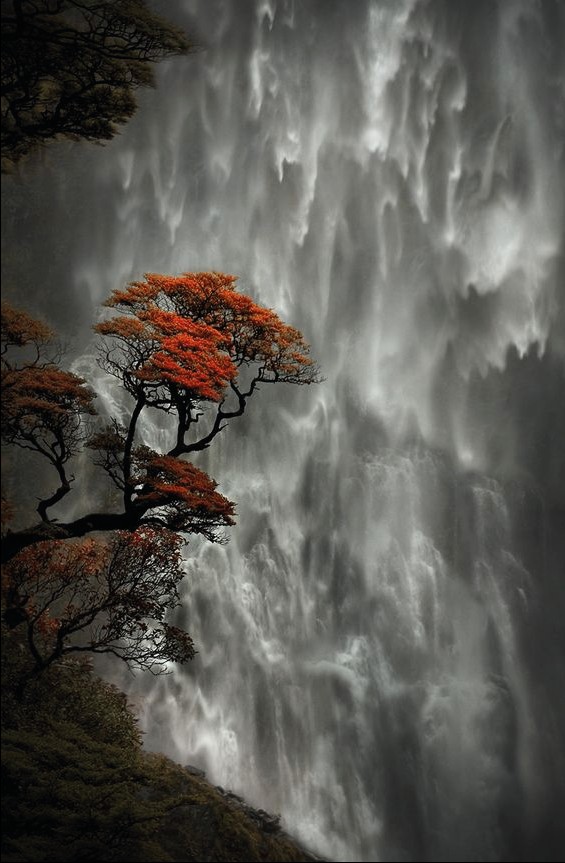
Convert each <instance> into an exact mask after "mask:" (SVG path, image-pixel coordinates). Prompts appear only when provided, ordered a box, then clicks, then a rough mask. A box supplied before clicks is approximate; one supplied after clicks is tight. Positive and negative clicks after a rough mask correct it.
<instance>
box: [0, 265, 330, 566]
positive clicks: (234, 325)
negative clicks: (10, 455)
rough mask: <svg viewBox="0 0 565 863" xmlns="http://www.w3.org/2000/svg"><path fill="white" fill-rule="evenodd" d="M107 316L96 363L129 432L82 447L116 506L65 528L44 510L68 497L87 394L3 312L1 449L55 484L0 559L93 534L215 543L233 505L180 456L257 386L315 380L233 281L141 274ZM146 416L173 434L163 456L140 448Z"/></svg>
mask: <svg viewBox="0 0 565 863" xmlns="http://www.w3.org/2000/svg"><path fill="white" fill-rule="evenodd" d="M106 306H107V307H108V308H109V309H110V310H112V312H113V313H112V314H110V315H109V316H108V318H107V319H106V320H103V321H102V322H101V323H99V324H97V325H96V326H95V328H94V329H95V330H96V332H97V333H98V334H99V335H101V336H102V343H101V345H100V354H99V362H100V365H101V367H102V368H103V369H104V370H105V371H106V372H107V373H108V374H110V375H113V376H114V377H116V378H117V379H118V380H119V381H120V383H121V384H122V386H123V388H124V390H125V393H127V395H128V397H129V404H130V410H129V420H128V422H127V424H126V425H124V426H122V425H120V424H119V423H118V422H117V421H116V420H112V421H111V423H110V424H109V425H106V426H105V427H103V428H100V429H98V430H97V431H95V432H94V433H92V434H90V436H89V438H88V441H87V446H88V448H89V449H90V450H91V451H93V453H94V461H95V463H96V464H97V465H99V466H100V467H101V468H102V469H103V470H104V471H105V472H106V474H107V476H108V478H109V479H110V481H111V483H112V484H113V485H114V486H115V487H116V488H117V489H118V490H119V492H120V495H121V499H122V506H121V507H120V509H119V510H118V511H116V512H91V513H88V514H86V515H84V516H81V517H80V518H77V519H75V520H74V521H71V522H58V521H53V520H52V519H50V517H49V515H48V510H49V508H50V507H51V506H53V505H54V504H55V503H58V502H59V501H60V500H61V499H62V498H63V496H65V495H66V494H68V493H69V491H70V489H71V483H72V479H73V477H72V476H69V475H68V473H67V471H66V468H65V466H66V463H67V461H68V460H69V459H70V458H71V457H72V456H74V455H75V454H76V452H77V451H78V449H79V448H80V447H81V446H82V443H83V442H84V429H85V427H84V423H83V422H82V417H83V416H84V415H85V414H88V413H91V412H92V405H91V401H92V393H91V392H90V391H89V390H88V389H87V388H86V387H85V384H84V381H82V380H81V379H80V378H77V377H76V376H75V375H71V374H70V373H69V372H64V371H63V370H61V369H59V368H58V366H56V364H55V363H54V362H53V361H48V362H46V361H44V360H42V356H43V355H44V351H45V346H46V344H48V341H49V337H50V333H49V332H48V331H47V330H46V328H45V327H43V325H42V324H39V323H37V322H35V321H32V319H30V318H29V317H28V316H26V315H24V314H23V313H18V312H14V311H13V310H11V309H8V308H7V309H6V310H4V309H3V313H2V334H3V341H4V348H3V351H4V353H3V371H2V374H3V377H4V376H5V378H6V384H5V385H6V388H7V392H8V398H7V400H6V406H5V409H6V415H5V417H4V415H3V418H2V434H3V439H4V440H5V441H6V442H7V443H12V444H16V445H18V446H24V447H27V448H28V449H32V450H34V451H35V452H36V453H39V454H41V455H42V456H44V457H46V458H47V459H48V461H50V462H51V464H52V465H53V466H54V467H55V468H56V470H57V472H58V474H59V478H60V486H59V488H58V489H57V490H56V491H55V492H54V493H53V495H52V496H51V497H49V498H47V499H46V500H44V501H42V502H41V503H40V506H39V507H38V512H39V514H40V516H41V519H42V521H41V523H40V524H39V525H33V526H32V527H30V528H28V529H25V530H20V531H15V532H11V533H8V534H7V535H6V537H5V541H4V544H3V547H4V552H3V553H4V559H10V558H11V557H13V556H14V555H15V554H17V553H18V551H20V550H21V549H23V548H26V547H27V546H30V545H33V544H35V543H37V542H41V541H43V540H48V539H70V538H73V537H81V536H84V535H85V534H87V533H90V532H92V531H114V530H126V531H135V530H137V529H139V528H142V527H152V528H156V529H168V530H173V531H176V532H179V533H186V534H191V533H198V534H201V535H203V536H204V537H206V538H207V539H209V540H211V541H214V542H218V541H222V539H223V538H224V530H225V528H226V527H228V526H230V525H232V524H233V523H234V520H233V516H234V505H233V504H232V503H231V502H230V501H229V500H227V498H225V497H224V496H223V495H221V494H220V493H219V492H218V491H217V490H216V483H215V482H214V481H213V480H212V479H211V478H210V477H208V476H207V475H206V474H205V473H204V472H203V471H201V470H199V469H198V468H197V467H195V466H194V465H193V464H191V463H190V462H188V461H186V460H185V458H186V456H190V454H191V453H194V452H198V451H201V450H203V449H205V448H207V447H208V446H209V445H210V444H211V442H212V441H213V440H214V438H215V437H216V436H217V435H218V434H219V433H220V432H221V431H222V430H223V429H224V428H225V427H226V425H227V423H228V422H229V421H230V420H232V419H234V418H236V417H239V416H242V414H243V413H244V411H245V409H246V407H247V403H248V400H249V398H250V397H251V396H252V395H253V394H254V393H255V392H256V391H257V389H258V387H259V385H260V384H274V383H293V384H298V385H304V384H311V383H314V382H316V381H318V380H319V374H318V369H317V367H316V365H315V364H314V363H313V361H312V359H311V358H310V355H309V348H308V345H307V344H306V342H305V341H304V339H303V337H302V335H301V333H300V332H299V331H298V330H297V329H295V328H294V327H292V326H289V325H288V324H285V323H284V322H283V321H281V319H280V318H279V317H278V315H277V314H276V313H275V312H274V311H272V310H271V309H268V308H265V307H263V306H260V305H258V304H257V303H255V302H254V301H253V300H252V299H251V298H250V297H248V296H246V295H245V294H241V293H239V292H238V291H237V289H236V278H235V277H234V276H231V275H225V274H222V273H184V274H183V275H180V276H161V275H155V274H148V275H146V276H145V279H144V280H143V281H136V282H132V283H130V284H129V285H128V286H127V287H126V288H125V289H123V290H116V291H114V292H113V294H112V295H111V296H110V298H109V299H108V301H107V302H106ZM34 328H35V329H34ZM22 348H23V349H27V351H28V356H27V359H24V360H23V361H20V363H19V364H17V363H15V362H14V361H13V360H12V355H13V353H14V351H15V349H19V350H21V349H22ZM150 410H151V411H155V410H156V411H160V412H162V413H163V414H165V415H166V417H167V420H168V422H169V425H170V429H171V433H172V435H171V437H172V446H171V447H170V448H169V449H168V451H166V452H156V451H154V450H151V449H150V448H149V447H147V446H146V445H144V443H143V441H142V440H141V438H140V433H139V429H140V419H141V418H142V416H143V415H144V414H145V413H146V412H147V411H150ZM201 429H202V431H200V430H201Z"/></svg>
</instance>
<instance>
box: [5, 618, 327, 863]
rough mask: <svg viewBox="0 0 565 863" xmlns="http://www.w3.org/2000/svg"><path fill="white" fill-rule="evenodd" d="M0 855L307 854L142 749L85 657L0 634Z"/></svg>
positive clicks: (116, 697) (129, 717) (115, 696)
mask: <svg viewBox="0 0 565 863" xmlns="http://www.w3.org/2000/svg"><path fill="white" fill-rule="evenodd" d="M2 641H3V651H2V702H3V706H4V709H3V714H2V797H3V807H2V860H3V861H5V863H16V861H18V863H19V861H31V863H34V861H62V863H64V861H78V860H104V861H106V860H111V861H136V860H138V861H202V860H216V861H222V860H226V861H228V860H230V861H239V860H249V861H255V860H265V861H268V860H273V861H274V860H276V861H300V860H312V859H314V858H313V857H312V856H310V855H309V854H307V853H305V852H304V851H302V850H301V849H300V848H299V847H298V846H296V845H295V844H294V843H293V842H292V841H291V840H290V839H289V838H288V837H286V836H285V835H284V834H282V833H280V832H267V830H266V829H265V828H264V827H262V825H261V822H260V821H259V820H257V819H254V818H253V817H252V814H251V815H250V813H252V810H249V809H248V808H246V807H242V806H241V805H239V804H238V803H233V802H231V801H230V800H228V799H226V797H225V795H223V794H222V793H221V791H220V790H219V789H217V788H215V787H214V786H212V785H210V784H209V783H208V782H207V781H206V780H205V779H204V778H202V777H199V776H195V775H192V774H191V773H189V772H188V770H186V769H185V768H182V767H180V766H179V765H178V764H174V763H173V762H172V761H170V760H169V759H167V758H165V757H164V756H162V755H156V754H152V753H147V752H144V751H143V750H142V748H141V734H140V732H139V729H138V727H137V724H136V720H135V717H134V716H133V714H132V713H131V711H130V709H129V707H128V705H127V700H126V696H125V695H124V694H123V693H122V692H120V691H119V690H118V689H116V687H114V686H112V685H110V684H108V683H105V682H103V681H102V680H100V679H99V678H98V677H96V676H95V675H94V674H93V672H92V669H91V666H90V664H89V662H85V661H84V660H83V659H81V660H80V661H76V660H69V659H66V660H64V661H59V662H56V663H53V665H52V666H51V667H50V668H49V669H47V670H46V671H44V672H43V673H42V674H41V675H40V676H39V677H37V678H35V679H34V680H32V681H31V682H30V683H29V684H28V685H27V686H26V688H25V690H24V692H23V695H22V694H19V695H18V694H17V690H18V683H19V681H20V680H21V678H22V676H23V675H25V672H26V668H27V666H28V664H29V661H30V660H29V654H28V651H27V650H26V649H25V647H24V645H23V644H22V641H21V637H20V636H19V635H18V629H15V630H12V631H10V632H4V634H3V638H2Z"/></svg>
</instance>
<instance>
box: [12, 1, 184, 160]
mask: <svg viewBox="0 0 565 863" xmlns="http://www.w3.org/2000/svg"><path fill="white" fill-rule="evenodd" d="M189 47H190V46H189V42H188V40H187V38H186V36H185V34H184V33H183V32H182V31H181V30H179V29H178V28H176V27H175V26H173V25H172V24H170V23H168V22H166V21H164V20H162V19H161V18H159V17H158V16H156V15H154V14H153V13H152V12H150V11H149V9H148V8H147V7H146V5H145V2H144V0H2V61H1V62H2V157H3V160H7V161H5V162H3V164H4V167H9V165H10V163H13V162H17V161H18V160H19V159H20V158H21V157H22V156H24V155H26V154H27V153H28V152H29V151H30V150H32V149H34V148H35V147H37V146H39V145H42V144H44V143H46V142H48V141H51V140H53V139H55V138H57V137H65V138H70V139H71V140H77V139H79V138H86V139H87V140H88V141H105V140H109V139H110V138H112V137H113V136H114V135H115V134H116V132H117V131H118V127H119V126H120V125H121V124H122V123H125V122H126V121H127V120H128V119H129V118H130V117H132V115H133V114H134V112H135V110H136V100H135V91H136V90H137V89H138V88H139V87H146V86H150V85H152V84H153V71H152V64H153V63H155V62H157V61H159V60H161V59H163V58H165V57H169V56H172V55H175V54H183V53H186V52H187V51H188V50H189Z"/></svg>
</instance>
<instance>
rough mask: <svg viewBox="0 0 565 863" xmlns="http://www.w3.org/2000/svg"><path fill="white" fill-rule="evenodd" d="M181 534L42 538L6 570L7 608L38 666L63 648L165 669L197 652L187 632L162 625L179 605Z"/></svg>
mask: <svg viewBox="0 0 565 863" xmlns="http://www.w3.org/2000/svg"><path fill="white" fill-rule="evenodd" d="M182 544H183V543H182V540H181V538H180V537H179V536H178V535H177V534H175V533H171V532H170V531H168V530H157V529H155V528H152V527H143V528H140V529H138V530H137V531H135V532H131V533H130V532H128V531H116V532H115V533H114V535H113V536H112V538H111V539H110V540H108V541H94V540H91V539H87V540H84V541H82V542H62V541H46V542H41V543H38V544H36V545H34V546H31V547H28V548H26V549H24V550H23V551H21V552H20V553H19V554H18V555H17V556H16V557H15V558H13V559H12V560H11V561H10V563H9V564H8V565H7V566H6V568H5V583H4V593H5V600H6V607H7V608H8V609H10V610H13V611H17V612H18V613H19V615H18V624H17V625H21V624H25V626H26V627H27V643H28V644H29V645H30V649H31V652H32V655H33V657H34V659H35V661H36V669H37V670H41V669H42V668H45V667H46V666H47V665H49V664H50V663H51V662H53V661H54V660H55V659H57V658H59V657H60V656H62V655H63V654H65V653H75V652H77V651H88V652H93V653H112V654H114V655H115V656H118V657H119V658H121V659H123V660H124V661H125V662H127V663H128V664H129V665H132V666H138V667H142V668H149V669H155V668H156V669H157V671H160V670H164V663H166V662H170V661H177V662H186V661H187V660H188V659H192V657H193V656H194V653H195V651H194V645H193V642H192V639H191V638H190V636H189V635H188V634H187V633H186V632H183V631H182V630H180V629H178V628H176V627H171V626H170V625H169V624H168V623H166V622H165V616H166V613H167V611H168V610H170V609H173V608H175V607H176V606H177V605H178V604H179V592H178V585H179V583H180V581H181V580H182V578H183V577H184V571H183V568H182V557H181V547H182Z"/></svg>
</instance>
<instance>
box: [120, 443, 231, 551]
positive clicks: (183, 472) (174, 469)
mask: <svg viewBox="0 0 565 863" xmlns="http://www.w3.org/2000/svg"><path fill="white" fill-rule="evenodd" d="M136 461H137V464H138V465H139V467H140V468H141V470H142V473H141V474H140V475H139V476H138V477H137V482H138V485H139V488H140V491H139V493H138V497H137V501H138V504H139V505H142V506H143V507H147V506H150V507H151V508H158V509H162V510H163V512H164V518H165V520H166V524H167V526H168V527H170V528H172V529H174V530H182V531H184V532H188V533H201V534H203V535H204V536H206V537H207V538H208V539H211V540H213V541H216V542H217V541H220V540H221V534H220V533H219V531H221V529H222V528H224V527H228V526H230V525H233V524H235V521H234V505H233V503H232V502H231V501H230V500H228V499H227V498H226V497H224V496H223V495H222V494H220V493H219V492H218V491H216V487H217V484H216V483H215V482H214V480H213V479H211V478H210V477H209V476H208V474H206V473H204V471H201V470H199V469H198V468H197V467H195V466H194V465H193V464H191V463H190V462H186V461H181V460H180V459H178V458H174V457H173V456H168V455H159V454H158V453H154V452H152V451H151V450H149V449H147V448H145V447H143V448H140V449H139V450H138V451H137V453H136Z"/></svg>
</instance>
